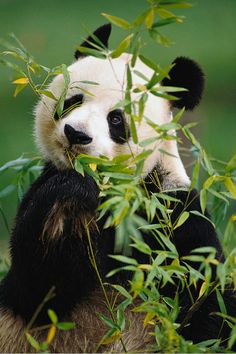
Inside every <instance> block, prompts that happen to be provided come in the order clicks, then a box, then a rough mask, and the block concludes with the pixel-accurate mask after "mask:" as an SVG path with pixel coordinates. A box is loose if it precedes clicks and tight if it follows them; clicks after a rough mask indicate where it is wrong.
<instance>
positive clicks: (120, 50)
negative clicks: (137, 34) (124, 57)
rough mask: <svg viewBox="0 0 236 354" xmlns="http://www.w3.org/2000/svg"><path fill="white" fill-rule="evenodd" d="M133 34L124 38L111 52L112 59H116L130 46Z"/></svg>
mask: <svg viewBox="0 0 236 354" xmlns="http://www.w3.org/2000/svg"><path fill="white" fill-rule="evenodd" d="M133 35H134V34H133V33H131V34H129V35H128V36H127V37H125V38H124V39H123V40H122V41H121V42H120V44H119V45H118V47H117V48H116V49H115V50H113V52H112V53H111V57H112V58H113V59H115V58H118V57H119V56H120V55H121V54H122V53H123V52H124V51H125V50H126V49H127V48H128V47H129V45H130V43H131V39H132V38H133Z"/></svg>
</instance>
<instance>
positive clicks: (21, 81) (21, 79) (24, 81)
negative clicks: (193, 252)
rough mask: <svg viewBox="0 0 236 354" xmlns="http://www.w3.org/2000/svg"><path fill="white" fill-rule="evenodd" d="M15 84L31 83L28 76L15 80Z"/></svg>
mask: <svg viewBox="0 0 236 354" xmlns="http://www.w3.org/2000/svg"><path fill="white" fill-rule="evenodd" d="M12 83H13V84H17V85H27V84H28V83H29V79H28V77H21V78H20V79H17V80H14V81H13V82H12Z"/></svg>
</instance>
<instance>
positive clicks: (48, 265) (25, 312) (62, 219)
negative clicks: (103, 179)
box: [1, 170, 99, 322]
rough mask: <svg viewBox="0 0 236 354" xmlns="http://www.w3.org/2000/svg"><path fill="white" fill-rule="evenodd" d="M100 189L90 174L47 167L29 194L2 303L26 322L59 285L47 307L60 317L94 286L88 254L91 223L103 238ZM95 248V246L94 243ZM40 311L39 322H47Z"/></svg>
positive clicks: (93, 237) (94, 237)
mask: <svg viewBox="0 0 236 354" xmlns="http://www.w3.org/2000/svg"><path fill="white" fill-rule="evenodd" d="M98 193H99V191H98V188H97V185H96V183H95V182H94V180H93V179H92V178H91V177H89V176H85V177H83V176H81V175H79V174H78V173H77V172H75V171H73V170H67V171H56V170H54V171H53V172H51V171H48V170H45V171H44V172H43V173H42V175H41V176H40V177H39V178H38V180H37V181H36V182H35V183H34V184H33V185H32V186H31V188H30V189H29V191H28V192H27V194H26V196H25V197H24V199H23V201H22V203H21V205H20V207H19V211H18V214H17V218H16V223H15V227H14V230H13V233H12V238H11V258H12V265H11V270H10V272H9V274H8V275H7V277H6V278H5V280H4V282H3V284H2V288H3V291H2V293H3V294H5V296H4V295H3V298H2V299H1V301H2V302H3V303H4V302H5V303H6V305H7V306H8V307H10V308H12V310H13V311H14V312H15V313H16V314H20V315H21V316H22V317H23V318H24V319H25V320H26V321H29V320H30V318H31V317H32V315H33V313H34V311H35V310H36V308H37V306H38V305H40V304H41V303H42V301H43V299H44V297H45V296H46V294H47V293H48V291H49V290H50V289H51V288H52V287H53V286H55V294H56V296H55V297H54V298H53V299H52V300H51V301H49V303H48V304H46V306H45V308H50V307H51V308H53V309H54V310H55V311H56V312H57V313H58V315H59V317H60V318H61V316H64V315H65V314H68V313H69V311H70V310H71V308H73V306H74V304H75V303H76V302H78V300H79V299H80V298H81V297H83V296H84V295H86V294H87V293H88V291H89V290H91V289H92V288H93V287H94V286H95V272H94V271H93V268H92V266H91V262H90V260H89V256H88V235H87V233H86V228H85V227H84V224H85V223H86V222H87V223H88V224H89V225H90V226H88V227H89V228H90V229H91V230H90V237H91V242H92V243H96V240H97V237H98V236H99V234H98V231H97V229H96V227H95V226H94V222H93V218H94V216H95V210H96V208H97V203H98ZM94 246H95V245H94ZM45 316H46V311H41V314H40V316H39V317H38V319H39V322H45V321H46V317H45Z"/></svg>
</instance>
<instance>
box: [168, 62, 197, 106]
mask: <svg viewBox="0 0 236 354" xmlns="http://www.w3.org/2000/svg"><path fill="white" fill-rule="evenodd" d="M173 64H174V67H173V68H172V69H171V70H170V72H169V76H170V79H168V78H165V79H164V80H163V81H162V84H163V86H174V87H183V88H186V89H187V90H188V91H182V92H174V93H173V95H174V96H176V97H178V98H179V100H178V101H171V102H172V105H173V106H174V107H177V108H183V107H185V108H186V109H189V110H192V109H193V108H194V107H196V106H197V105H198V104H199V102H200V100H201V97H202V92H203V89H204V73H203V72H202V69H201V68H200V66H199V65H198V64H197V63H196V62H195V61H193V60H191V59H188V58H185V57H178V58H176V59H175V60H174V61H173Z"/></svg>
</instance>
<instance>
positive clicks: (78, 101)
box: [54, 94, 84, 120]
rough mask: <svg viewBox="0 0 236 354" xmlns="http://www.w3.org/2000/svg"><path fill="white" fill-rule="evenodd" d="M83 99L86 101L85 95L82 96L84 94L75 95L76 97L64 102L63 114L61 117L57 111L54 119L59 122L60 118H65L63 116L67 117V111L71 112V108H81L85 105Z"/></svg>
mask: <svg viewBox="0 0 236 354" xmlns="http://www.w3.org/2000/svg"><path fill="white" fill-rule="evenodd" d="M83 99H84V95H82V94H78V95H74V96H71V97H70V98H67V99H66V100H65V101H64V105H63V112H62V115H61V117H59V115H58V113H57V111H56V112H55V114H54V119H55V120H58V119H59V118H63V116H65V115H66V113H67V110H69V108H70V107H72V106H73V108H76V107H78V106H80V105H81V104H82V103H83Z"/></svg>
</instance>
